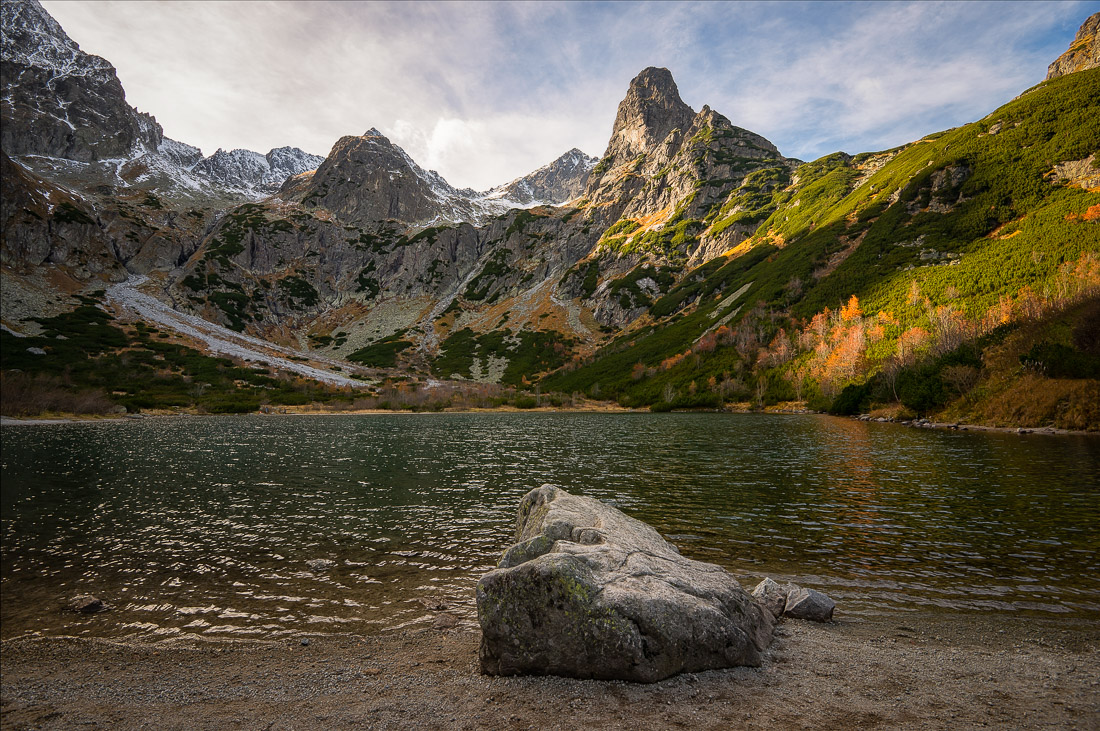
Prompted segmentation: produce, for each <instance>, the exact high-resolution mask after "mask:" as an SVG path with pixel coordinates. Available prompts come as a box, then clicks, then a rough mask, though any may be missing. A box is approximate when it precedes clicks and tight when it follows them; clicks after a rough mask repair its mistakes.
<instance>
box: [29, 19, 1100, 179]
mask: <svg viewBox="0 0 1100 731" xmlns="http://www.w3.org/2000/svg"><path fill="white" fill-rule="evenodd" d="M42 4H43V6H44V7H45V8H46V9H47V10H48V11H49V12H50V13H51V14H52V15H53V16H54V17H55V18H56V19H57V20H58V21H59V22H60V23H61V25H62V26H63V27H64V28H65V30H66V32H68V34H69V35H70V36H71V37H72V38H73V39H74V40H75V41H76V42H77V43H79V44H80V45H81V47H82V48H83V49H84V50H85V51H87V52H89V53H95V54H98V55H101V56H104V57H105V58H107V59H108V60H109V61H111V63H113V64H114V65H115V67H116V68H117V69H118V74H119V78H120V79H121V80H122V83H123V86H124V87H125V88H126V92H127V98H128V99H129V101H130V103H131V104H133V105H134V106H136V107H137V108H139V109H140V110H142V111H145V112H150V113H152V114H153V115H155V116H156V117H157V119H158V120H159V121H160V123H161V124H162V125H163V126H164V128H165V133H166V134H167V135H168V136H170V137H173V138H174V139H178V140H180V141H183V142H187V143H190V144H193V145H197V146H199V147H201V148H202V149H203V151H204V152H205V153H207V154H210V153H212V152H213V151H214V150H215V149H216V148H218V147H224V148H227V149H230V148H235V147H244V148H248V149H254V150H257V151H260V152H266V151H267V150H268V149H270V148H272V147H278V146H282V145H294V146H298V147H301V148H303V149H305V150H307V151H309V152H314V153H317V154H322V155H324V154H327V152H328V151H329V149H330V148H331V146H332V144H333V143H334V142H335V141H336V140H337V139H338V138H339V137H341V136H343V135H347V134H362V133H363V132H364V131H366V130H367V129H369V128H371V127H377V128H379V129H380V130H382V132H384V133H385V134H387V135H388V136H389V137H390V138H391V139H393V140H394V141H395V142H397V143H398V144H400V145H402V146H403V147H404V148H405V149H406V150H407V151H408V152H409V154H410V155H412V156H413V158H414V159H415V160H417V162H419V163H420V164H421V165H423V166H424V167H429V168H434V169H436V170H438V171H439V172H440V173H442V174H443V175H444V177H446V178H447V179H448V180H449V181H450V182H451V183H453V184H455V185H457V186H471V187H474V188H477V189H486V188H488V187H490V186H492V185H496V184H500V183H504V182H507V181H508V180H510V179H512V178H515V177H517V176H519V175H522V174H524V173H527V172H529V171H531V170H533V169H534V168H537V167H539V166H540V165H543V164H545V163H547V162H549V161H550V160H552V159H554V158H555V157H557V156H558V155H559V154H561V153H563V152H565V151H566V150H568V149H570V148H572V147H579V148H580V149H582V150H584V151H585V152H587V153H589V154H591V155H595V156H599V155H601V154H602V153H603V151H604V148H605V147H606V145H607V140H608V138H609V136H610V134H611V125H612V123H613V121H614V118H615V110H616V108H617V106H618V103H619V101H620V100H621V99H622V97H623V95H624V94H625V92H626V88H627V85H628V84H629V82H630V79H631V78H633V77H634V76H635V75H636V74H637V73H638V72H639V71H640V70H641V69H643V68H645V67H646V66H664V67H667V68H668V69H670V70H671V71H672V74H673V76H674V77H675V79H676V81H677V84H678V85H679V88H680V94H681V96H682V97H683V99H684V101H685V102H687V103H688V104H690V105H691V106H692V107H694V108H695V109H696V110H698V109H699V108H701V107H702V106H703V105H704V104H709V105H710V106H711V107H712V108H713V109H715V110H716V111H718V112H720V113H722V114H724V115H725V116H727V117H729V118H730V120H731V121H732V122H733V123H734V124H736V125H739V126H741V127H745V128H748V129H751V130H753V131H754V132H758V133H760V134H762V135H764V136H765V137H767V138H768V139H770V140H771V141H772V142H774V143H775V144H776V145H777V146H778V147H779V149H780V151H781V152H782V153H783V154H785V155H788V156H791V157H798V158H802V159H805V160H811V159H815V158H817V157H820V156H821V155H825V154H828V153H830V152H835V151H836V150H844V151H846V152H850V153H856V152H863V151H869V150H880V149H886V148H889V147H893V146H896V145H899V144H902V143H905V142H909V141H911V140H914V139H917V138H920V137H921V136H923V135H925V134H928V133H931V132H935V131H938V130H941V129H946V128H948V127H954V126H958V125H960V124H964V123H966V122H970V121H973V120H975V119H978V118H980V117H983V116H985V115H986V114H988V113H989V112H990V111H992V110H993V109H994V108H996V107H997V106H999V105H1000V104H1003V103H1004V102H1006V101H1008V100H1010V99H1012V98H1013V97H1014V96H1016V95H1017V94H1019V93H1020V92H1021V91H1023V90H1024V89H1026V88H1028V87H1030V86H1032V85H1034V84H1036V83H1038V82H1040V81H1042V79H1043V78H1044V76H1045V74H1046V69H1047V65H1048V64H1049V63H1050V62H1051V61H1053V60H1054V59H1055V58H1056V57H1057V56H1058V55H1059V54H1061V53H1062V52H1063V51H1064V50H1065V49H1066V48H1067V47H1068V46H1069V43H1070V41H1071V40H1072V39H1073V36H1074V33H1075V32H1076V30H1077V28H1078V27H1079V26H1080V24H1081V22H1082V21H1083V20H1084V19H1085V18H1086V17H1088V16H1089V15H1090V14H1092V13H1095V12H1098V11H1100V1H1094V2H1049V1H1047V2H1007V3H1005V2H917V3H910V2H881V3H880V2H856V3H844V2H825V3H815V2H805V3H801V2H737V3H720V2H705V3H687V2H677V3H629V2H616V3H579V2H578V3H538V2H520V3H504V2H496V3H455V2H447V3H426V2H425V3H414V2H398V3H352V2H336V3H328V2H289V1H284V2H204V3H198V2H193V3H187V2H140V3H139V2H62V1H59V0H44V1H43V2H42Z"/></svg>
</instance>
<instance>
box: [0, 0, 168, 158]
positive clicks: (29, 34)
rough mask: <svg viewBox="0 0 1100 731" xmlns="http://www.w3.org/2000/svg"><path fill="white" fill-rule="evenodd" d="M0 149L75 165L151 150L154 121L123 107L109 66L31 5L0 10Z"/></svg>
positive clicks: (158, 133) (13, 2)
mask: <svg viewBox="0 0 1100 731" xmlns="http://www.w3.org/2000/svg"><path fill="white" fill-rule="evenodd" d="M0 40H2V46H3V56H2V61H3V63H2V74H0V76H2V79H0V94H2V98H0V122H2V124H0V146H2V147H3V150H4V152H6V153H7V154H8V155H12V156H16V155H46V156H50V157H60V158H66V159H70V160H78V161H81V162H91V161H94V160H102V159H105V158H124V157H130V156H131V155H132V154H133V153H134V150H135V149H146V150H156V148H157V146H158V145H159V144H160V142H161V140H162V138H163V131H162V130H161V127H160V125H159V124H157V122H156V120H155V119H153V117H151V116H149V115H148V114H142V113H140V112H138V111H137V110H135V109H134V108H133V107H131V106H130V105H129V104H127V103H126V93H125V92H124V91H123V89H122V83H121V82H119V80H118V76H117V74H116V73H115V68H114V66H112V65H111V64H110V63H108V62H107V61H106V60H104V59H102V58H100V57H99V56H92V55H90V54H87V53H84V52H83V51H81V50H80V47H79V46H78V45H77V44H76V43H75V42H73V41H72V39H70V38H69V36H68V35H66V34H65V31H64V30H62V29H61V26H60V25H58V23H57V21H55V20H54V19H53V18H52V17H50V15H49V13H47V12H46V11H45V10H44V9H43V8H42V6H41V5H40V4H39V3H38V2H37V0H10V1H9V0H5V2H4V3H3V4H2V5H0Z"/></svg>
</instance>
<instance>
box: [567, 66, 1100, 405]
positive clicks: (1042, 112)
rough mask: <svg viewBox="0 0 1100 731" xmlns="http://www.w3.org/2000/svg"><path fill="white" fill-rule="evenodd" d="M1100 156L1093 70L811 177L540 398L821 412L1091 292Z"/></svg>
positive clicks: (1099, 230) (824, 162) (826, 166)
mask: <svg viewBox="0 0 1100 731" xmlns="http://www.w3.org/2000/svg"><path fill="white" fill-rule="evenodd" d="M1098 148H1100V70H1092V71H1085V72H1080V73H1076V74H1071V75H1068V76H1064V77H1061V78H1058V79H1054V80H1052V81H1049V82H1045V83H1043V84H1041V85H1039V86H1038V87H1036V88H1034V89H1032V90H1030V91H1028V92H1027V93H1025V94H1024V95H1022V96H1021V97H1019V98H1017V99H1015V100H1013V101H1012V102H1010V103H1009V104H1006V105H1005V106H1003V107H1001V108H1000V109H998V110H997V111H995V112H994V113H992V114H990V115H989V116H988V117H986V118H984V119H982V120H980V121H978V122H975V123H972V124H968V125H965V126H963V127H959V128H956V129H953V130H949V131H946V132H943V133H940V134H936V135H930V136H929V137H926V138H925V139H922V140H920V141H918V142H914V143H912V144H909V145H906V146H904V147H902V148H899V149H896V150H891V151H887V152H883V153H867V154H862V155H857V156H856V157H849V156H847V155H844V154H842V153H838V154H835V155H831V156H828V157H825V158H822V159H820V160H817V161H815V162H812V163H807V164H805V165H803V166H802V167H801V168H799V170H798V171H797V172H796V174H795V176H794V184H793V185H791V186H789V187H787V188H786V189H784V190H782V191H778V192H776V193H775V194H774V200H773V205H775V209H774V212H773V213H772V214H771V215H770V216H769V217H768V219H767V220H766V221H764V223H762V224H761V225H760V227H759V228H758V230H757V231H756V233H755V234H754V235H753V236H752V237H751V238H750V239H748V240H747V241H745V242H744V243H743V244H742V245H741V246H739V247H738V248H737V249H736V250H734V251H733V252H730V253H729V254H728V255H727V256H726V257H720V258H718V259H716V260H713V261H711V262H709V263H708V264H706V265H704V266H702V267H699V268H698V269H697V270H695V272H693V273H692V274H691V275H689V276H688V277H686V278H685V279H683V280H682V281H681V282H680V283H679V284H678V285H677V286H676V287H675V288H673V289H672V290H671V291H670V292H669V293H668V294H667V295H666V296H665V297H663V298H661V299H660V300H658V301H657V302H655V303H654V304H653V305H652V307H651V308H650V311H649V313H650V320H649V322H648V323H647V324H643V326H642V327H640V328H638V329H636V330H634V331H632V332H628V333H626V334H624V335H623V336H622V337H620V338H619V339H618V340H616V341H615V342H614V343H612V344H611V345H610V346H608V347H607V348H605V349H604V350H603V351H601V352H600V353H598V354H597V355H596V356H595V358H594V359H592V360H590V361H589V362H587V363H580V364H576V366H577V367H576V368H574V369H573V370H569V371H566V372H561V373H558V374H555V375H554V376H551V377H550V378H549V379H548V381H547V383H546V386H547V387H553V388H559V389H562V390H582V391H589V392H591V391H592V390H593V388H594V387H595V388H596V390H598V391H600V393H601V394H602V395H603V396H604V397H611V398H618V399H620V400H622V401H624V402H626V403H633V404H655V403H657V404H664V403H666V402H667V403H671V404H673V405H677V406H691V405H716V404H718V403H721V402H722V401H728V400H748V401H751V400H756V401H759V402H765V403H766V402H769V401H776V400H785V399H794V398H802V399H805V398H808V397H810V398H812V397H814V396H815V395H816V396H817V397H818V399H819V403H822V402H828V401H831V400H832V398H833V397H834V396H835V395H836V394H837V393H838V392H839V391H840V390H841V389H842V388H843V387H844V386H845V385H846V384H849V383H856V382H862V381H864V380H865V379H866V378H867V377H868V376H869V375H873V374H875V373H876V372H878V371H880V370H882V369H883V368H884V367H886V366H887V365H890V364H892V363H894V362H897V363H898V364H900V365H899V367H900V366H901V365H911V363H912V362H913V361H914V360H915V359H916V360H919V359H920V358H921V357H924V358H930V357H934V356H938V355H942V354H943V353H945V352H947V351H949V350H951V349H952V348H953V347H955V346H957V345H958V344H959V343H960V342H962V341H964V340H968V339H973V338H975V337H978V336H979V335H981V334H983V333H985V332H988V331H989V330H990V329H992V327H994V326H995V325H997V324H1002V323H1005V322H1012V321H1015V320H1018V319H1019V318H1021V317H1024V316H1038V315H1039V314H1041V311H1044V309H1045V310H1049V309H1050V308H1051V307H1056V306H1058V301H1059V298H1061V299H1062V300H1066V299H1074V298H1078V299H1079V298H1081V297H1084V296H1087V295H1088V292H1090V291H1092V290H1091V288H1093V287H1095V286H1096V281H1095V278H1096V271H1095V270H1096V267H1095V266H1094V265H1093V264H1092V261H1093V260H1092V259H1090V258H1089V257H1090V254H1091V255H1092V256H1095V255H1096V253H1097V252H1100V227H1098V223H1100V221H1098V219H1100V208H1097V206H1100V193H1098V192H1097V185H1098V183H1097V178H1098V175H1100V168H1098V165H1097V162H1096V153H1097V150H1098ZM1089 187H1091V188H1092V190H1089V189H1088V188H1089ZM742 290H743V291H742ZM738 292H740V294H739V296H737V297H733V295H734V294H735V293H738ZM853 295H854V296H855V297H856V302H855V303H853V302H852V301H851V298H852V296H853ZM737 308H740V309H737ZM734 311H736V314H735V315H733V316H732V317H729V319H728V320H726V318H727V317H728V316H729V315H730V313H731V312H734ZM815 317H816V320H815ZM723 321H724V324H723V325H720V326H719V327H717V328H716V327H715V324H716V323H722V322H723ZM643 322H644V320H643ZM708 331H709V332H708ZM712 340H713V341H714V342H711V341H712ZM838 349H839V352H838ZM834 356H835V357H834ZM830 358H832V362H831V363H830ZM891 359H893V360H891ZM841 361H842V362H841ZM639 364H640V365H639ZM838 366H842V367H838ZM711 379H713V384H712V383H711ZM692 383H694V386H692ZM723 383H725V384H726V385H725V386H723V385H722V384H723ZM708 384H709V385H708Z"/></svg>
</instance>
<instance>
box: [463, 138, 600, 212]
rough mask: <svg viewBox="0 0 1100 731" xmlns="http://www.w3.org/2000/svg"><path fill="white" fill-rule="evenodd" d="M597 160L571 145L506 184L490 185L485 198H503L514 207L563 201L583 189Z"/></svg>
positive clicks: (555, 203)
mask: <svg viewBox="0 0 1100 731" xmlns="http://www.w3.org/2000/svg"><path fill="white" fill-rule="evenodd" d="M597 162H599V161H598V160H597V159H596V158H594V157H589V156H588V155H586V154H584V153H583V152H581V151H580V150H578V149H577V148H575V147H574V148H573V149H572V150H570V151H569V152H567V153H565V154H564V155H562V156H561V157H559V158H558V159H557V160H554V162H552V163H550V164H549V165H543V166H542V167H541V168H539V169H538V170H536V171H535V172H533V173H528V174H527V175H524V176H523V177H522V178H516V179H515V180H513V181H512V182H511V183H508V184H507V185H501V186H498V187H496V188H493V189H492V190H490V191H489V192H488V193H486V194H485V196H484V197H485V198H486V199H488V200H501V201H505V202H508V203H510V204H513V205H515V206H516V207H519V206H524V207H526V206H531V205H540V204H549V205H559V204H561V203H566V202H568V201H571V200H573V199H574V198H576V197H577V196H579V195H580V194H581V193H583V192H584V186H585V184H586V183H587V182H588V174H589V173H590V172H591V171H592V168H594V167H596V163H597Z"/></svg>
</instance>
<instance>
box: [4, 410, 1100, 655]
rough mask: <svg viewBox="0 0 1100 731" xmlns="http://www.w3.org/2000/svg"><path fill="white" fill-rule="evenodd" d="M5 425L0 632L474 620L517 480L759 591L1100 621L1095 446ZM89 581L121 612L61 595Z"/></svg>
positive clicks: (596, 422)
mask: <svg viewBox="0 0 1100 731" xmlns="http://www.w3.org/2000/svg"><path fill="white" fill-rule="evenodd" d="M3 436H4V449H3V456H2V462H3V464H2V478H3V480H2V489H0V496H2V507H3V518H2V535H3V559H4V560H3V568H2V586H3V600H2V609H3V612H2V616H3V621H2V624H3V633H4V636H5V637H10V636H15V635H20V634H51V635H56V634H73V635H80V634H85V635H86V634H97V635H105V636H142V637H148V638H151V639H156V638H159V637H178V636H181V635H182V636H188V635H190V636H203V637H211V636H216V637H227V636H228V637H234V636H248V637H268V638H272V637H282V636H286V635H293V634H296V633H302V632H306V633H312V632H324V631H340V632H343V631H355V632H372V631H378V630H379V629H392V628H396V627H401V626H408V625H411V624H417V623H421V622H424V621H430V619H431V612H437V611H440V609H439V608H440V607H443V608H444V609H443V611H450V612H454V613H456V614H458V615H460V616H461V617H462V618H463V621H466V622H469V621H471V619H472V617H473V614H474V609H473V585H474V583H475V582H476V580H477V577H478V576H479V575H480V574H481V573H483V572H484V571H486V570H488V569H489V568H490V567H491V566H492V565H493V564H494V562H495V560H496V558H497V556H498V555H499V553H500V551H501V550H502V549H503V548H504V547H505V546H506V544H507V543H508V542H509V541H510V538H511V534H512V531H513V530H514V520H515V518H514V516H515V509H516V505H517V503H518V501H519V499H520V497H522V495H523V494H524V493H525V492H527V490H529V489H530V488H532V487H535V486H538V485H540V484H542V483H545V482H549V483H553V484H556V485H560V486H562V487H564V488H566V489H568V490H570V491H574V492H577V493H582V494H586V495H591V496H593V497H597V498H600V499H602V500H605V501H607V502H609V503H611V504H613V505H616V506H617V507H619V508H621V509H623V510H625V511H627V512H628V513H630V514H632V515H635V516H636V517H638V518H641V519H643V520H646V521H648V522H650V523H651V524H653V525H654V526H655V527H657V528H658V529H659V530H660V531H662V532H663V533H664V534H665V535H667V536H669V538H670V540H673V541H674V542H675V543H676V544H677V545H679V546H680V548H681V549H682V550H683V552H684V553H685V555H689V556H692V557H695V558H699V559H701V560H706V561H712V562H715V563H719V564H722V565H724V566H726V567H727V568H729V569H730V570H731V571H733V572H734V573H735V575H737V576H738V577H739V578H741V579H743V580H744V581H745V583H753V582H755V581H756V580H757V579H759V578H760V577H762V576H764V575H770V576H773V577H775V578H777V579H780V580H792V581H797V582H799V583H803V584H806V585H810V586H816V587H818V588H821V589H824V590H825V591H827V592H829V593H830V594H832V595H833V596H834V597H835V598H836V599H837V600H838V602H839V604H840V605H841V607H842V608H843V610H844V611H845V612H846V613H849V614H866V613H880V612H887V611H899V610H904V609H913V608H918V607H919V608H942V609H949V610H953V611H958V610H963V611H985V612H990V611H991V612H1009V611H1011V612H1025V611H1026V612H1043V613H1077V614H1096V613H1100V578H1098V577H1100V559H1098V555H1100V550H1098V549H1100V537H1098V528H1097V526H1100V479H1098V477H1097V475H1098V474H1100V469H1098V467H1100V442H1098V440H1096V439H1091V438H1051V437H1042V436H1039V435H1029V436H1028V437H1027V438H1020V437H1018V436H1016V435H1004V434H985V433H966V434H960V433H948V432H930V431H918V430H909V429H903V428H899V427H896V426H893V425H882V424H867V423H862V422H854V421H849V420H840V419H830V418H825V417H781V416H780V417H758V416H752V415H719V414H709V415H702V414H669V415H629V414H611V415H609V414H600V415H580V414H575V415H567V414H462V415H456V414H447V415H424V416H410V415H394V416H365V417H348V416H336V417H308V418H271V417H224V418H179V419H170V420H169V419H164V420H146V421H140V422H122V423H100V424H74V425H64V426H43V427H20V428H18V429H15V428H11V429H6V430H5V431H4V435H3ZM317 559H322V560H323V561H321V562H318V561H316V560H317ZM78 593H94V594H96V595H98V596H101V597H103V598H104V599H105V600H106V601H107V602H108V603H109V604H111V605H112V607H113V611H112V612H109V613H106V614H102V615H94V616H90V617H85V616H80V615H74V614H70V613H66V612H63V611H61V610H60V606H61V604H62V603H63V601H64V600H65V598H67V597H70V596H72V595H74V594H78ZM426 607H427V608H428V610H426Z"/></svg>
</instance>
